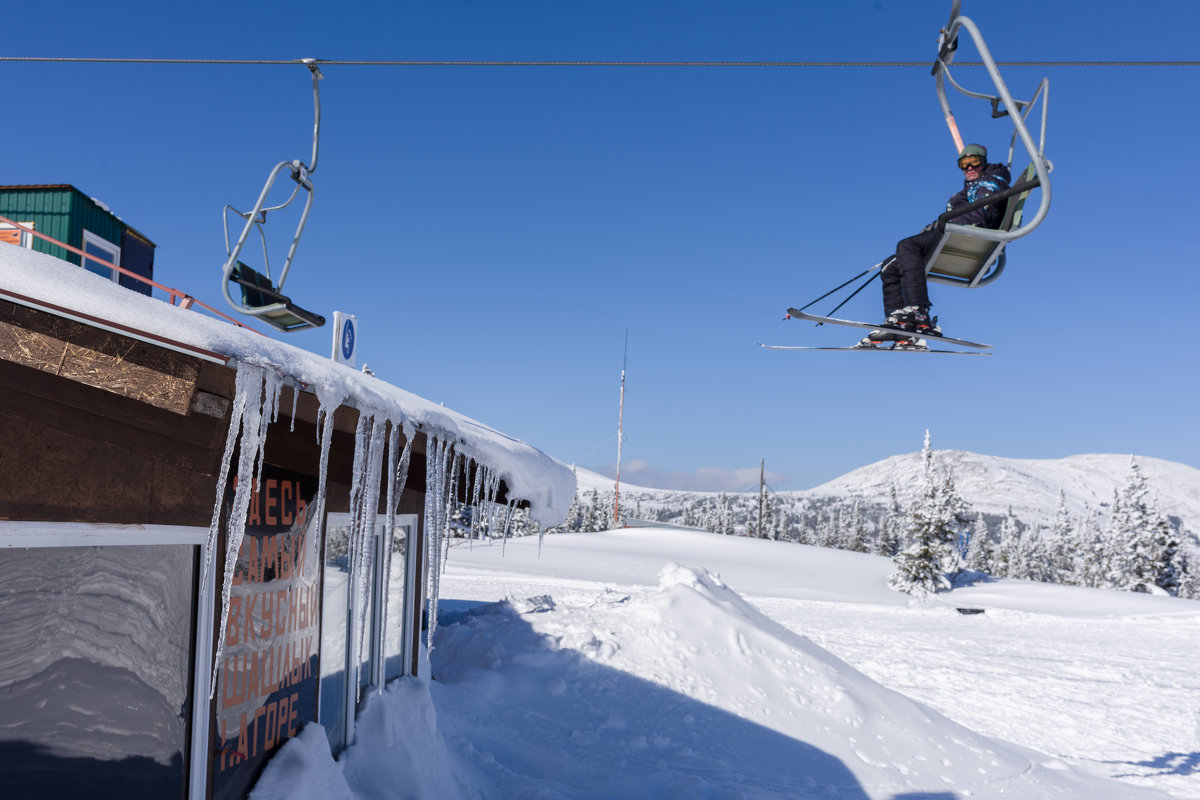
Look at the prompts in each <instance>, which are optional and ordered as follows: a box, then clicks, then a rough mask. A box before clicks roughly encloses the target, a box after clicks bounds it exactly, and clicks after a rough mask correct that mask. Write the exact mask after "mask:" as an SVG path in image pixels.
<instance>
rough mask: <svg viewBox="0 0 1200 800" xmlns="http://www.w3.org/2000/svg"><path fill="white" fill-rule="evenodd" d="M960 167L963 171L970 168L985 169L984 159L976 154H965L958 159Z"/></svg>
mask: <svg viewBox="0 0 1200 800" xmlns="http://www.w3.org/2000/svg"><path fill="white" fill-rule="evenodd" d="M958 168H959V169H961V170H962V171H963V172H966V171H967V170H969V169H983V159H982V158H980V157H979V156H977V155H974V154H972V155H969V156H963V157H962V158H960V159H959V160H958Z"/></svg>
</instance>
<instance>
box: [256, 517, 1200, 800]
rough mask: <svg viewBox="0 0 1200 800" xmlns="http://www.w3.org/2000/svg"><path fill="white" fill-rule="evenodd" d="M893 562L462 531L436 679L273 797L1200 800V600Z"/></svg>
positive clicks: (314, 737) (377, 711) (301, 753)
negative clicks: (898, 582) (914, 573)
mask: <svg viewBox="0 0 1200 800" xmlns="http://www.w3.org/2000/svg"><path fill="white" fill-rule="evenodd" d="M891 569H892V564H891V561H890V560H888V559H883V558H879V557H876V556H869V555H864V554H859V553H849V552H843V551H838V550H829V549H820V548H812V547H807V546H803V545H797V544H787V543H780V542H770V541H763V540H753V539H745V538H738V537H723V536H718V535H715V534H706V533H694V532H687V531H680V530H668V529H661V528H638V529H624V530H619V531H610V532H606V533H598V534H559V535H554V536H549V537H546V539H545V541H544V542H542V543H540V546H539V542H538V541H537V539H536V538H533V537H527V538H518V539H512V540H509V541H508V542H507V544H506V545H504V546H501V545H500V544H494V545H485V544H480V543H478V542H475V543H469V542H458V543H456V544H455V546H454V547H452V548H451V551H450V553H449V558H448V563H447V568H446V572H445V574H444V575H443V576H442V577H441V596H442V602H441V608H442V612H441V625H440V626H439V628H438V634H437V636H436V639H435V649H434V650H433V651H432V652H431V653H430V654H429V655H428V658H429V666H430V667H431V669H432V673H433V676H434V680H429V679H427V678H421V679H417V678H404V679H401V680H399V681H396V682H393V683H392V684H390V685H389V686H388V687H387V690H386V691H385V692H384V693H382V694H380V695H375V694H371V695H370V696H369V697H368V700H367V703H366V704H365V706H364V708H363V710H362V711H360V714H359V722H358V729H357V730H358V736H357V739H356V741H355V743H354V744H353V745H352V746H351V747H350V748H348V749H347V750H346V751H345V753H343V754H342V755H341V756H340V757H339V758H338V759H337V760H334V759H331V758H330V756H329V754H328V749H327V747H326V746H325V742H324V736H323V734H322V733H321V731H320V728H319V726H316V725H312V726H310V727H309V728H307V729H306V730H305V732H304V733H303V735H301V736H300V737H299V738H298V739H296V740H293V741H291V742H289V743H288V744H287V745H285V746H284V748H283V749H282V751H281V752H280V754H279V755H278V756H277V757H276V758H275V760H274V761H272V762H271V764H270V765H269V766H268V768H267V771H266V772H265V773H264V775H263V777H262V779H261V780H260V782H259V785H258V786H257V788H256V790H255V792H254V794H253V795H252V798H253V800H273V799H274V798H285V797H286V798H290V799H291V800H309V799H310V798H312V800H316V798H328V797H333V798H376V797H415V798H458V797H461V798H478V799H479V800H492V799H493V798H495V799H496V800H499V798H546V800H550V798H563V799H564V800H575V799H576V798H579V799H582V798H617V797H620V798H662V797H689V798H691V797H698V798H818V797H820V798H826V797H838V798H858V799H859V800H867V799H868V798H869V799H870V800H885V799H886V800H899V799H900V798H905V799H906V800H912V799H914V798H926V799H927V800H933V799H934V798H936V799H937V800H964V799H965V798H1039V799H1040V798H1081V799H1082V798H1086V799H1087V800H1117V799H1118V798H1120V799H1121V800H1137V799H1138V798H1167V797H1175V798H1192V799H1193V800H1196V799H1200V781H1197V780H1196V774H1197V772H1200V700H1198V699H1197V698H1198V697H1200V674H1198V673H1197V672H1196V670H1195V668H1194V665H1195V663H1196V661H1197V656H1200V605H1197V604H1196V603H1195V602H1193V601H1187V600H1180V599H1176V598H1170V597H1163V596H1151V595H1138V594H1131V593H1119V592H1105V591H1100V590H1089V589H1079V588H1072V587H1063V586H1053V585H1043V584H1032V583H1026V582H1022V581H1010V580H987V581H979V582H976V583H975V584H973V585H967V586H959V587H957V588H955V589H954V590H953V591H951V592H948V593H941V594H938V595H934V596H932V597H930V598H927V599H925V600H916V599H914V598H912V597H909V596H907V595H901V594H897V593H895V592H892V591H889V590H888V589H887V588H886V585H885V584H886V579H887V575H888V574H889V573H890V571H891ZM958 607H970V608H979V609H983V610H984V613H981V614H974V615H969V616H968V615H963V614H960V613H957V611H956V608H958ZM426 674H428V673H426Z"/></svg>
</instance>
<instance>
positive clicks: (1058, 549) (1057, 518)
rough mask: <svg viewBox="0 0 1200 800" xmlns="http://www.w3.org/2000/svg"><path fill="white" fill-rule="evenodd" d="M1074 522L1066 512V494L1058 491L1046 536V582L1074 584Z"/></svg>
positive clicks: (1060, 490) (1069, 513)
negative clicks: (1047, 561) (1056, 502)
mask: <svg viewBox="0 0 1200 800" xmlns="http://www.w3.org/2000/svg"><path fill="white" fill-rule="evenodd" d="M1074 530H1075V524H1074V520H1073V519H1072V518H1071V512H1070V511H1068V510H1067V493H1066V492H1065V491H1063V490H1062V489H1061V488H1060V489H1059V490H1058V505H1057V506H1056V507H1055V509H1054V519H1053V521H1052V522H1051V523H1050V529H1049V531H1048V532H1047V535H1046V552H1047V554H1048V558H1049V572H1050V575H1049V577H1048V578H1047V580H1050V581H1054V582H1057V583H1072V582H1074V574H1075V552H1074V548H1073V544H1074V538H1075V537H1074V535H1073V533H1074Z"/></svg>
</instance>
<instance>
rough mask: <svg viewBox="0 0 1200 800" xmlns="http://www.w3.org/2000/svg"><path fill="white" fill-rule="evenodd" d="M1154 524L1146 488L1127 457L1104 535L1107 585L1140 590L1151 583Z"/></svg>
mask: <svg viewBox="0 0 1200 800" xmlns="http://www.w3.org/2000/svg"><path fill="white" fill-rule="evenodd" d="M1155 527H1156V526H1155V520H1154V514H1153V511H1152V507H1151V504H1150V488H1149V486H1148V485H1147V482H1146V477H1145V476H1144V475H1142V471H1141V469H1140V468H1139V467H1138V464H1137V461H1136V460H1134V459H1133V458H1132V457H1130V459H1129V477H1128V478H1127V480H1126V483H1125V486H1124V487H1123V488H1122V489H1121V490H1120V491H1119V492H1118V493H1117V496H1116V499H1115V501H1114V503H1113V511H1112V516H1111V517H1109V520H1108V528H1107V530H1106V536H1105V538H1106V539H1107V544H1108V548H1109V554H1110V563H1109V574H1108V581H1107V583H1108V585H1109V586H1111V587H1112V588H1114V589H1123V590H1126V591H1141V592H1144V591H1148V587H1149V586H1152V585H1155V584H1154V579H1155V577H1156V575H1155V561H1156V560H1157V558H1156V557H1157V555H1158V554H1157V552H1156V551H1157V548H1156V542H1155Z"/></svg>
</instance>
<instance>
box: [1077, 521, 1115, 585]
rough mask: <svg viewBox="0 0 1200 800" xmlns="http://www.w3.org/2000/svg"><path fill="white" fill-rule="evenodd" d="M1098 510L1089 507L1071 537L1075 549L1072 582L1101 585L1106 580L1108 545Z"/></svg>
mask: <svg viewBox="0 0 1200 800" xmlns="http://www.w3.org/2000/svg"><path fill="white" fill-rule="evenodd" d="M1098 516H1099V515H1098V512H1097V511H1095V510H1093V509H1089V510H1088V511H1087V512H1086V513H1085V514H1084V516H1083V522H1082V523H1081V524H1080V525H1079V526H1078V528H1076V530H1075V534H1074V536H1073V537H1072V538H1073V541H1074V551H1075V570H1074V572H1073V573H1072V574H1073V581H1074V583H1076V584H1078V585H1079V586H1090V587H1091V588H1093V589H1096V588H1100V587H1103V586H1104V585H1105V582H1106V581H1107V580H1108V545H1107V542H1106V540H1105V538H1104V532H1103V529H1102V528H1101V526H1100V521H1099V518H1098Z"/></svg>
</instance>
